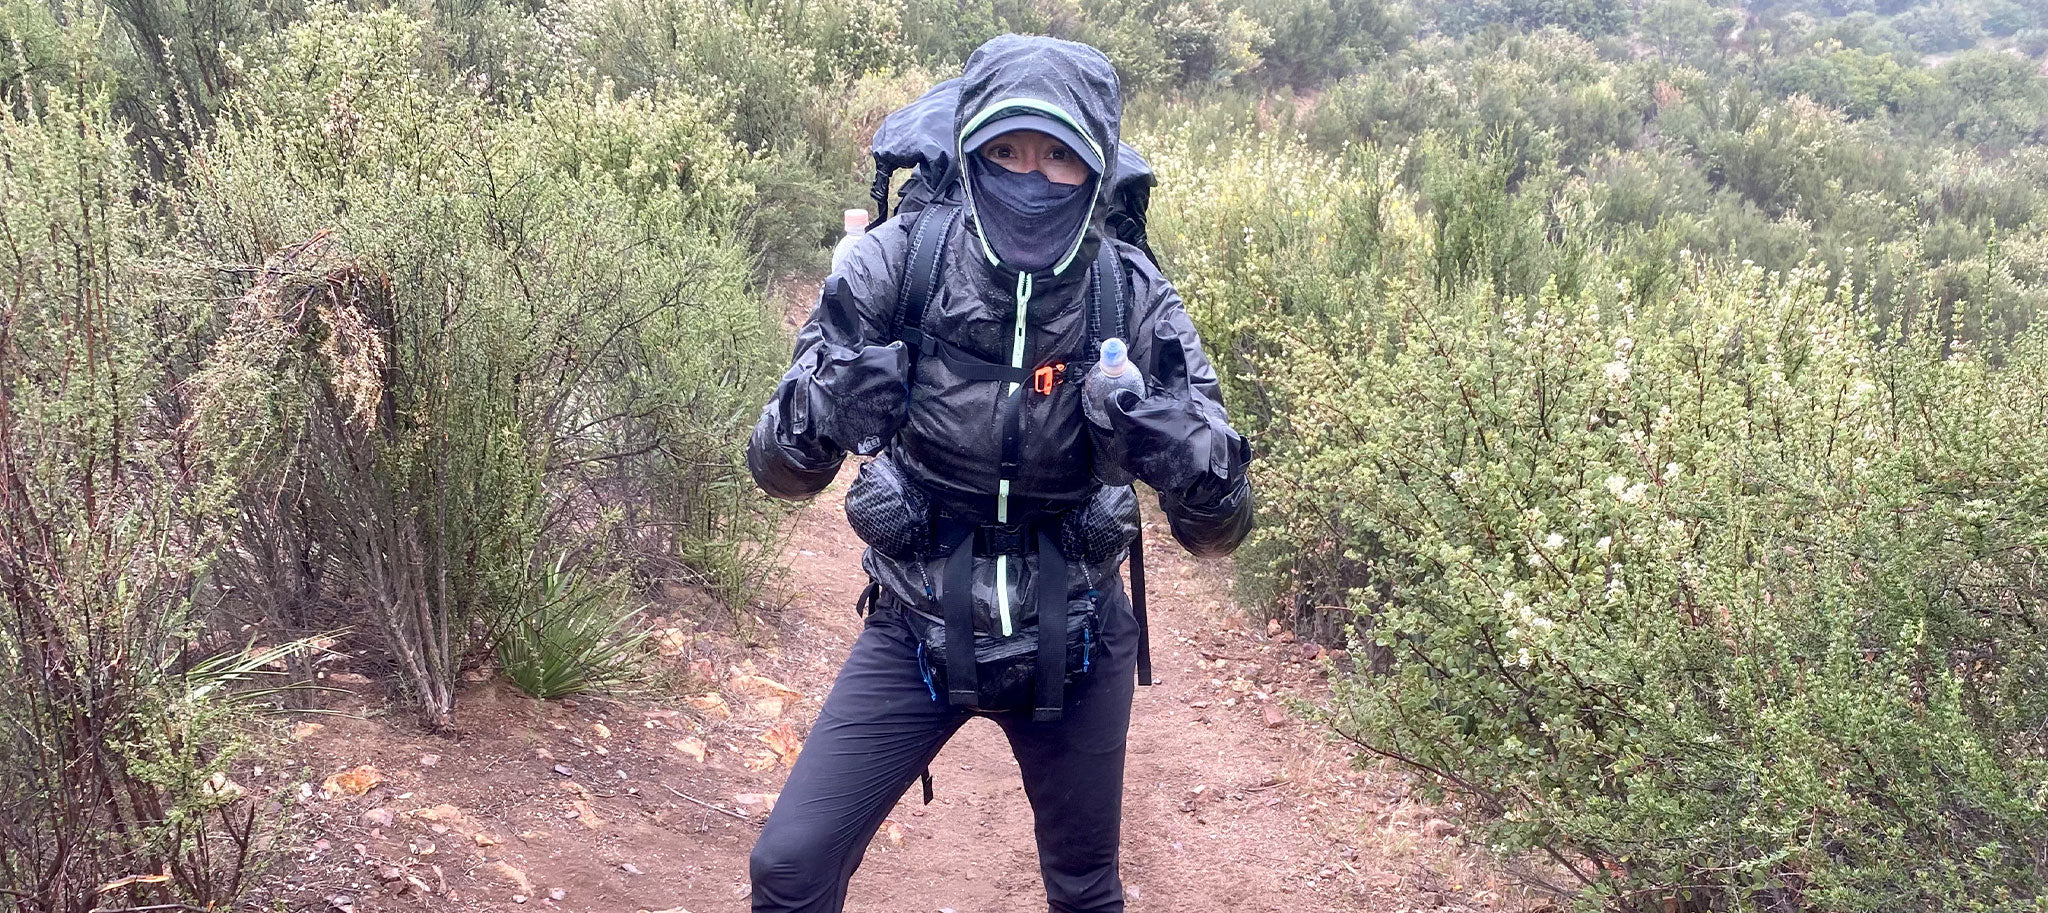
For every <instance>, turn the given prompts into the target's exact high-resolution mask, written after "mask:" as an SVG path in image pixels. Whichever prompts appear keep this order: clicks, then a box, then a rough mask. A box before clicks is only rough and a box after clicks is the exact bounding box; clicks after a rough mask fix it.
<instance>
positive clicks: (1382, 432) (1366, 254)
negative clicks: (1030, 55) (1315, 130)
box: [1140, 133, 2048, 911]
mask: <svg viewBox="0 0 2048 913" xmlns="http://www.w3.org/2000/svg"><path fill="white" fill-rule="evenodd" d="M1140 142H1141V144H1142V146H1141V147H1142V148H1145V149H1146V150H1147V151H1148V153H1151V154H1152V155H1153V156H1154V158H1155V161H1157V162H1158V163H1159V164H1160V166H1161V172H1162V175H1163V176H1164V183H1163V185H1162V188H1161V190H1160V191H1159V195H1158V199H1157V203H1156V205H1155V218H1154V223H1153V238H1154V241H1155V243H1156V244H1157V246H1158V247H1159V249H1160V251H1161V253H1162V254H1163V255H1164V256H1165V258H1166V262H1167V265H1168V268H1169V271H1170V274H1171V275H1173V276H1174V278H1175V280H1176V282H1177V284H1178V286H1179V287H1180V288H1181V290H1182V292H1183V293H1184V294H1185V295H1186V297H1187V299H1188V302H1189V306H1190V308H1191V310H1192V311H1193V313H1194V314H1195V315H1196V317H1197V319H1198V321H1200V323H1201V325H1202V327H1203V332H1204V335H1205V338H1206V339H1207V340H1208V341H1209V342H1210V344H1211V347H1212V349H1214V350H1215V352H1216V354H1217V362H1218V365H1219V367H1220V368H1221V369H1222V371H1223V372H1224V375H1225V377H1224V380H1225V384H1226V387H1227V390H1228V394H1227V395H1228V397H1229V400H1230V402H1231V403H1232V406H1233V414H1234V415H1235V416H1238V417H1240V419H1241V421H1243V422H1244V424H1245V425H1246V427H1248V428H1250V429H1251V433H1252V434H1253V436H1254V439H1255V442H1256V444H1257V447H1258V449H1259V451H1260V453H1261V458H1260V459H1259V460H1258V461H1256V462H1255V463H1254V471H1255V473H1256V478H1255V480H1254V484H1255V485H1256V486H1257V488H1258V489H1259V491H1260V499H1261V507H1260V512H1261V527H1260V529H1259V530H1258V531H1257V532H1255V533H1254V537H1253V540H1252V542H1251V543H1250V544H1249V545H1248V547H1247V549H1246V551H1245V552H1244V553H1242V554H1241V555H1240V558H1239V563H1238V569H1239V572H1240V575H1241V577H1242V579H1243V589H1244V591H1245V592H1246V594H1247V595H1249V596H1251V597H1253V598H1255V599H1258V600H1260V604H1262V605H1265V606H1267V607H1268V608H1269V609H1271V610H1273V611H1275V612H1276V613H1278V614H1280V615H1281V616H1283V617H1290V618H1291V620H1292V621H1293V622H1294V623H1295V624H1296V626H1297V627H1298V628H1299V629H1301V630H1302V631H1303V632H1304V633H1306V634H1318V635H1320V634H1323V633H1325V632H1327V631H1328V630H1329V628H1328V626H1329V624H1330V622H1331V620H1332V618H1333V615H1334V616H1335V617H1338V618H1342V617H1344V616H1348V617H1349V619H1350V623H1351V627H1352V628H1353V629H1354V631H1355V634H1356V636H1357V637H1358V640H1357V641H1356V642H1355V643H1354V646H1355V648H1356V650H1355V655H1357V656H1358V657H1359V659H1360V666H1359V669H1358V671H1357V673H1356V674H1355V675H1353V676H1350V677H1343V678H1341V679H1340V681H1341V684H1340V685H1339V687H1338V692H1337V697H1336V700H1335V702H1334V709H1333V711H1332V715H1331V716H1330V718H1329V722H1330V724H1331V725H1333V726H1334V727H1336V729H1337V731H1338V732H1339V733H1341V734H1342V735H1344V736H1345V737H1347V738H1349V739H1351V740H1353V741H1354V742H1355V743H1357V744H1358V745H1360V746H1361V747H1362V748H1363V749H1364V750H1366V751H1368V752H1370V753H1375V754H1379V755H1383V756H1386V757H1390V758H1395V759H1397V760H1399V761H1401V762H1402V763H1404V764H1407V765H1409V766H1410V767H1411V768H1412V769H1414V770H1417V771H1419V772H1421V773H1423V774H1425V775H1426V776H1427V778H1428V779H1429V781H1430V782H1431V783H1432V784H1433V786H1434V788H1435V789H1437V790H1438V791H1439V794H1440V795H1447V796H1451V797H1455V798H1457V799H1459V800H1461V806H1460V807H1462V808H1465V809H1467V810H1469V811H1470V812H1471V813H1472V815H1473V817H1474V818H1475V819H1476V820H1477V821H1478V822H1479V823H1480V824H1481V832H1482V833H1483V834H1484V835H1485V840H1486V842H1487V843H1489V844H1490V845H1492V846H1494V847H1495V848H1497V849H1498V850H1500V851H1502V852H1506V853H1509V854H1520V853H1531V854H1540V855H1542V856H1544V857H1546V859H1547V860H1548V864H1547V866H1546V868H1553V869H1554V871H1555V872H1556V873H1558V874H1559V875H1560V876H1561V877H1562V878H1564V879H1565V881H1564V882H1563V883H1558V886H1559V887H1560V888H1561V889H1562V890H1564V891H1565V892H1566V893H1572V894H1577V895H1578V896H1579V897H1580V898H1581V900H1582V903H1583V905H1584V906H1586V907H1587V908H1588V909H1593V908H1608V909H1621V910H1644V911H1666V910H1673V909H1676V910H1685V911H1705V910H1738V909H1747V910H1767V909H1797V910H1871V911H1877V910H1896V909H1984V910H1992V909H1997V910H2020V909H2032V908H2033V907H2032V906H2030V904H2033V903H2034V902H2035V901H2034V899H2035V898H2038V897H2039V896H2041V894H2042V892H2043V890H2044V888H2048V885H2044V884H2043V883H2042V879H2043V875H2042V873H2041V872H2040V871H2039V870H2038V869H2037V868H2036V867H2035V866H2034V865H2033V863H2032V862H2030V861H2029V860H2031V859H2037V858H2040V854H2041V853H2043V852H2044V851H2048V844H2044V843H2043V835H2044V834H2048V812H2044V807H2043V805H2042V797H2041V795H2040V793H2039V784H2040V783H2042V782H2048V780H2044V774H2048V752H2044V750H2043V747H2042V745H2041V744H2040V742H2039V740H2038V739H2036V738H2034V737H2033V736H2032V735H2030V733H2031V732H2032V729H2031V728H2030V727H2031V726H2033V725H2034V724H2033V723H2032V722H2030V721H2038V719H2040V717H2041V716H2042V714H2044V713H2048V703H2044V702H2043V698H2042V697H2041V695H2042V694H2044V693H2048V692H2044V691H2043V690H2042V685H2043V684H2048V682H2044V681H2043V679H2044V678H2048V652H2044V650H2048V643H2044V642H2043V641H2042V640H2041V639H2040V638H2038V637H2035V636H2033V635H2032V634H2031V633H2029V632H2031V631H2032V630H2033V629H2034V628H2035V627H2037V626H2039V625H2041V624H2044V623H2048V618H2043V616H2042V615H2041V609H2042V606H2043V605H2044V604H2048V603H2044V601H2043V599H2042V597H2043V595H2044V594H2043V593H2042V590H2041V587H2042V583H2041V579H2040V576H2039V573H2038V569H2039V567H2040V563H2041V561H2042V557H2041V555H2042V552H2041V550H2042V549H2043V548H2044V547H2048V539H2044V538H2043V532H2042V531H2043V530H2048V517H2044V516H2043V514H2044V512H2048V511H2044V507H2043V505H2048V499H2044V498H2043V494H2044V493H2048V475H2044V474H2043V470H2042V466H2043V465H2044V464H2043V463H2042V462H2041V461H2040V460H2039V459H2038V454H2039V453H2040V452H2041V451H2042V448H2043V447H2044V446H2048V423H2044V422H2043V421H2042V420H2041V418H2040V417H2041V416H2042V415H2044V414H2048V400H2044V399H2043V393H2042V391H2043V390H2044V389H2048V386H2044V384H2048V334H2044V332H2043V329H2042V328H2041V327H2038V326H2031V327H2030V326H2029V323H2028V321H2027V319H2026V315H2029V314H2031V313H2033V312H2034V310H2037V309H2038V308H2039V306H2040V302H2041V300H2042V299H2041V298H2040V297H2039V296H2040V291H2039V287H2038V286H2035V285H2029V283H2030V282H2031V281H2032V279H2031V278H2030V277H2032V276H2034V275H2036V274H2037V273H2038V272H2039V270H2040V268H2041V267H2040V265H2039V264H2040V263H2041V262H2043V261H2042V259H2041V256H2040V251H2039V250H2038V249H2037V248H2038V246H2039V241H2038V240H2037V239H2036V237H2035V236H2033V235H2028V236H2026V239H2024V240H2022V239H2019V238H2015V239H2013V240H2012V241H2011V242H2009V243H2005V242H2002V243H1999V244H1997V245H1994V246H1993V247H1992V248H1991V249H1989V250H1987V249H1985V248H1984V247H1983V246H1982V242H1981V241H1972V240H1971V239H1975V238H1977V236H1976V235H1975V234H1974V233H1969V234H1965V235H1962V236H1961V238H1960V239H1959V241H1958V242H1957V243H1956V245H1955V246H1954V249H1953V250H1950V251H1948V252H1946V253H1944V254H1942V255H1941V256H1944V257H1947V258H1950V259H1951V260H1952V261H1953V266H1951V267H1948V268H1944V269H1939V270H1932V271H1929V270H1927V268H1926V266H1925V265H1924V264H1923V263H1921V262H1920V260H1919V259H1918V258H1919V253H1918V252H1917V251H1915V250H1914V245H1912V244H1906V245H1904V246H1902V247H1899V248H1897V249H1892V248H1857V249H1856V250H1855V251H1853V252H1847V253H1844V254H1838V255H1837V256H1840V257H1842V261H1841V262H1842V264H1843V265H1842V266H1841V267H1839V268H1836V267H1829V266H1826V265H1823V264H1824V263H1825V262H1827V261H1825V260H1824V258H1823V257H1821V256H1819V255H1817V254H1816V253H1812V252H1808V253H1806V254H1805V256H1806V257H1808V258H1809V259H1810V260H1811V261H1812V262H1811V265H1809V266H1807V267H1803V268H1800V269H1796V270H1793V271H1791V272H1789V273H1786V274H1782V275H1780V274H1775V273H1769V272H1766V271H1764V270H1762V269H1760V268H1757V267H1754V266H1750V265H1747V264H1743V265H1736V264H1733V263H1730V262H1729V261H1728V260H1724V259H1722V258H1720V257H1712V258H1704V257H1699V256H1696V255H1694V254H1691V253H1687V252H1682V251H1681V250H1680V249H1679V248H1680V247H1681V246H1682V245H1684V244H1687V243H1690V242H1689V241H1687V240H1685V236H1684V235H1683V234H1674V232H1675V231H1692V230H1696V229H1703V230H1705V231H1706V232H1707V233H1708V234H1709V235H1715V233H1717V232H1723V231H1726V232H1731V233H1734V234H1745V233H1746V234H1758V233H1769V232H1771V231H1775V230H1776V229H1775V228H1773V226H1777V225H1780V224H1783V226H1784V231H1783V232H1782V236H1783V237H1782V243H1784V244H1785V245H1786V246H1787V247H1788V250H1786V251H1782V252H1778V253H1776V254H1774V255H1779V256H1788V257H1796V256H1798V254H1795V253H1793V252H1792V251H1791V250H1790V249H1789V248H1790V246H1791V245H1798V247H1797V250H1798V251H1802V252H1805V251H1809V250H1810V244H1811V241H1812V235H1811V231H1810V229H1808V228H1806V227H1805V226H1802V225H1799V224H1797V223H1779V222H1775V221H1762V222H1757V223H1743V222H1740V221H1737V220H1735V219H1733V218H1732V216H1731V215H1730V214H1729V213H1724V212H1721V211H1719V210H1718V208H1717V207H1718V204H1713V207H1715V208H1709V210H1708V212H1707V213H1705V214H1693V213H1671V214H1667V215H1665V216H1663V217H1660V218H1656V219H1654V220H1653V221H1654V222H1655V225H1654V226H1643V225H1642V224H1641V221H1640V220H1639V221H1638V222H1637V224H1636V225H1633V226H1624V228H1626V230H1625V231H1617V230H1615V229H1614V228H1604V229H1603V228H1601V227H1600V224H1601V219H1600V218H1599V215H1598V214H1599V213H1600V212H1602V211H1603V208H1604V207H1606V206H1608V205H1611V202H1608V201H1607V200H1608V198H1607V197H1605V196H1604V195H1603V194H1604V192H1602V191H1590V190H1589V189H1588V188H1586V187H1585V186H1583V185H1582V184H1581V183H1580V182H1578V181H1575V180H1571V179H1563V180H1559V179H1557V178H1556V177H1555V176H1545V175H1544V174H1542V173H1540V172H1537V173H1532V174H1528V175H1522V176H1520V177H1519V179H1511V178H1512V177H1513V170H1512V168H1511V167H1510V166H1509V164H1508V162H1509V160H1508V159H1507V158H1505V157H1504V156H1503V155H1502V153H1501V152H1500V150H1498V149H1488V148H1487V147H1485V146H1477V147H1474V146H1466V145H1460V144H1457V143H1453V142H1449V141H1446V140H1444V139H1441V138H1438V137H1435V136H1426V137H1425V138H1424V140H1423V141H1422V142H1421V143H1420V144H1419V145H1418V147H1417V148H1416V149H1414V150H1413V151H1410V152H1403V153H1400V154H1388V153H1385V152H1380V151H1375V150H1373V149H1371V148H1354V149H1351V150H1347V151H1345V152H1344V153H1343V154H1341V155H1329V154H1321V153H1316V152H1313V151H1310V150H1309V149H1308V148H1307V147H1306V146H1305V145H1304V144H1302V143H1301V142H1299V141H1298V140H1297V141H1290V140H1285V139H1278V138H1272V137H1267V138H1264V139H1262V140H1253V139H1251V138H1249V137H1247V138H1244V139H1240V140H1238V141H1236V142H1234V143H1233V142H1228V141H1223V142H1217V143H1216V144H1215V145H1207V144H1197V143H1194V142H1191V141H1185V138H1184V137H1182V136H1180V135H1179V134H1173V133H1168V134H1165V135H1155V136H1144V137H1141V139H1140ZM1416 158H1420V159H1422V160H1424V161H1423V164H1422V165H1421V167H1420V168H1419V169H1417V168H1414V167H1410V166H1409V165H1408V164H1407V162H1410V161H1412V160H1414V159H1416ZM1695 193H1696V194H1703V193H1704V191H1703V190H1696V191H1695ZM1697 205H1698V204H1695V206H1697ZM1837 205H1838V206H1839V205H1842V204H1837ZM1688 208H1691V207H1688ZM1715 237H1718V238H1719V242H1720V243H1722V244H1726V245H1734V244H1736V243H1737V242H1738V241H1741V240H1747V239H1740V238H1737V237H1735V236H1733V235H1730V236H1719V235H1715ZM1749 243H1754V242H1753V240H1749ZM1967 243H1976V244H1978V245H1979V246H1978V247H1976V248H1974V249H1971V248H1968V247H1967V246H1966V244H1967ZM1895 257H1903V258H1904V259H1894V258H1895ZM1879 267H1881V268H1882V269H1883V270H1886V271H1887V272H1884V273H1881V274H1877V275H1873V276H1871V277H1867V278H1866V277H1864V276H1861V275H1853V274H1852V275H1848V276H1847V277H1846V278H1847V279H1848V280H1849V281H1846V282H1845V281H1843V274H1842V273H1841V272H1838V269H1853V270H1856V271H1859V272H1860V271H1862V270H1866V269H1877V268H1879ZM1879 286H1905V287H1908V288H1910V289H1912V291H1911V292H1910V294H1895V295H1894V296H1893V297H1891V298H1889V299H1887V300H1888V301H1889V302H1890V303H1889V304H1885V305H1883V306H1880V304H1879V302H1878V299H1877V296H1876V295H1874V294H1872V293H1871V291H1870V290H1874V289H1875V288H1877V287H1879ZM1859 290H1863V291H1859ZM1989 302H2004V304H2003V305H1991V304H1989ZM2016 318H2017V319H2016ZM1536 877H1538V878H1544V877H1547V876H1544V875H1542V874H1541V873H1540V872H1539V873H1538V875H1537V876H1536Z"/></svg>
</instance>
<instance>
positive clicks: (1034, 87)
mask: <svg viewBox="0 0 2048 913" xmlns="http://www.w3.org/2000/svg"><path fill="white" fill-rule="evenodd" d="M959 92H960V101H959V104H958V106H957V107H956V108H955V109H954V113H953V154H954V156H955V159H954V160H955V161H964V157H962V153H961V150H960V145H961V142H962V141H963V140H965V139H966V137H967V134H969V133H971V132H973V131H974V129H975V128H977V127H979V126H981V125H982V124H983V123H986V122H988V121H989V120H991V119H993V118H995V117H997V116H1000V115H1002V114H1004V113H1006V112H1009V111H1013V110H1015V111H1029V112H1031V113H1034V114H1043V115H1046V116H1050V117H1053V118H1055V119H1057V120H1061V121H1064V122H1066V123H1067V124H1069V125H1070V126H1072V127H1073V128H1074V129H1075V130H1076V131H1078V132H1079V133H1080V134H1081V136H1082V137H1084V138H1085V139H1087V140H1088V141H1089V142H1091V143H1093V144H1094V145H1095V149H1094V150H1093V151H1094V152H1095V153H1096V157H1097V158H1098V159H1099V160H1100V161H1102V163H1103V169H1102V173H1101V174H1099V175H1097V176H1096V181H1095V195H1096V200H1095V208H1094V212H1093V214H1092V215H1091V217H1090V219H1089V223H1090V224H1089V226H1088V228H1089V229H1093V227H1094V224H1093V223H1095V222H1097V221H1099V220H1100V218H1101V216H1102V214H1103V213H1105V212H1107V211H1108V209H1109V201H1110V196H1111V193H1112V192H1113V189H1114V188H1115V187H1116V186H1117V184H1116V177H1117V165H1118V158H1119V154H1118V153H1119V146H1120V143H1121V130H1122V122H1123V97H1122V93H1121V88H1120V86H1119V84H1118V82H1117V77H1116V68H1115V67H1114V66H1112V65H1111V64H1110V62H1109V58H1108V57H1105V56H1103V54H1102V52H1101V51H1098V50H1096V49H1094V48H1092V47H1089V46H1088V45H1085V44H1080V43H1077V42H1072V41H1062V40H1060V39H1058V38H1047V37H1043V36H1036V35H1003V36H1000V37H997V38H994V39H991V40H990V41H989V42H988V43H986V44H984V45H982V46H981V47H980V48H977V49H976V50H975V52H974V54H973V55H972V56H970V57H968V58H967V66H966V69H965V72H964V73H962V74H961V77H960V88H959ZM960 174H961V180H962V182H963V183H965V182H966V181H967V177H966V174H967V169H965V168H962V169H960ZM966 197H967V200H968V207H969V211H970V214H971V213H972V210H973V205H974V202H973V199H974V194H973V188H972V187H968V188H967V193H966ZM1093 233H1094V232H1093V231H1090V230H1084V232H1083V234H1084V236H1085V235H1090V234H1093ZM1071 259H1073V260H1077V261H1081V262H1085V261H1082V260H1081V258H1080V257H1079V256H1076V257H1074V258H1071Z"/></svg>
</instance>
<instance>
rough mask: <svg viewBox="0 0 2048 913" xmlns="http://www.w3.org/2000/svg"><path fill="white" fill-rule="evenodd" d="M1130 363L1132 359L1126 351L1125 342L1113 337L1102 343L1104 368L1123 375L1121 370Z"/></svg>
mask: <svg viewBox="0 0 2048 913" xmlns="http://www.w3.org/2000/svg"><path fill="white" fill-rule="evenodd" d="M1129 362H1130V358H1129V356H1128V355H1127V354H1126V353H1125V351H1124V341H1123V340H1121V339H1117V338H1114V337H1111V338H1109V339H1105V340H1103V341H1102V367H1103V368H1105V369H1107V370H1110V371H1113V372H1116V373H1122V371H1121V370H1120V369H1122V368H1123V366H1124V365H1125V364H1128V363H1129Z"/></svg>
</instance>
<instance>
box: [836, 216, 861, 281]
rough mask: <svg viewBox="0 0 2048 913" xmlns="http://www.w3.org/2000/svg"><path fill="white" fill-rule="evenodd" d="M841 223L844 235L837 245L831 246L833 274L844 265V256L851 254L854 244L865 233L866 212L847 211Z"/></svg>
mask: <svg viewBox="0 0 2048 913" xmlns="http://www.w3.org/2000/svg"><path fill="white" fill-rule="evenodd" d="M841 221H842V222H843V223H844V224H845V226H846V235H845V236H844V237H842V238H840V239H839V243H838V244H834V245H832V272H834V273H837V272H839V268H840V267H841V266H844V265H846V255H847V254H850V253H853V244H854V242H855V241H859V240H860V236H861V235H864V234H866V233H867V230H868V211H867V210H865V209H849V210H847V211H846V215H845V217H844V218H843V219H842V220H841Z"/></svg>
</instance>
